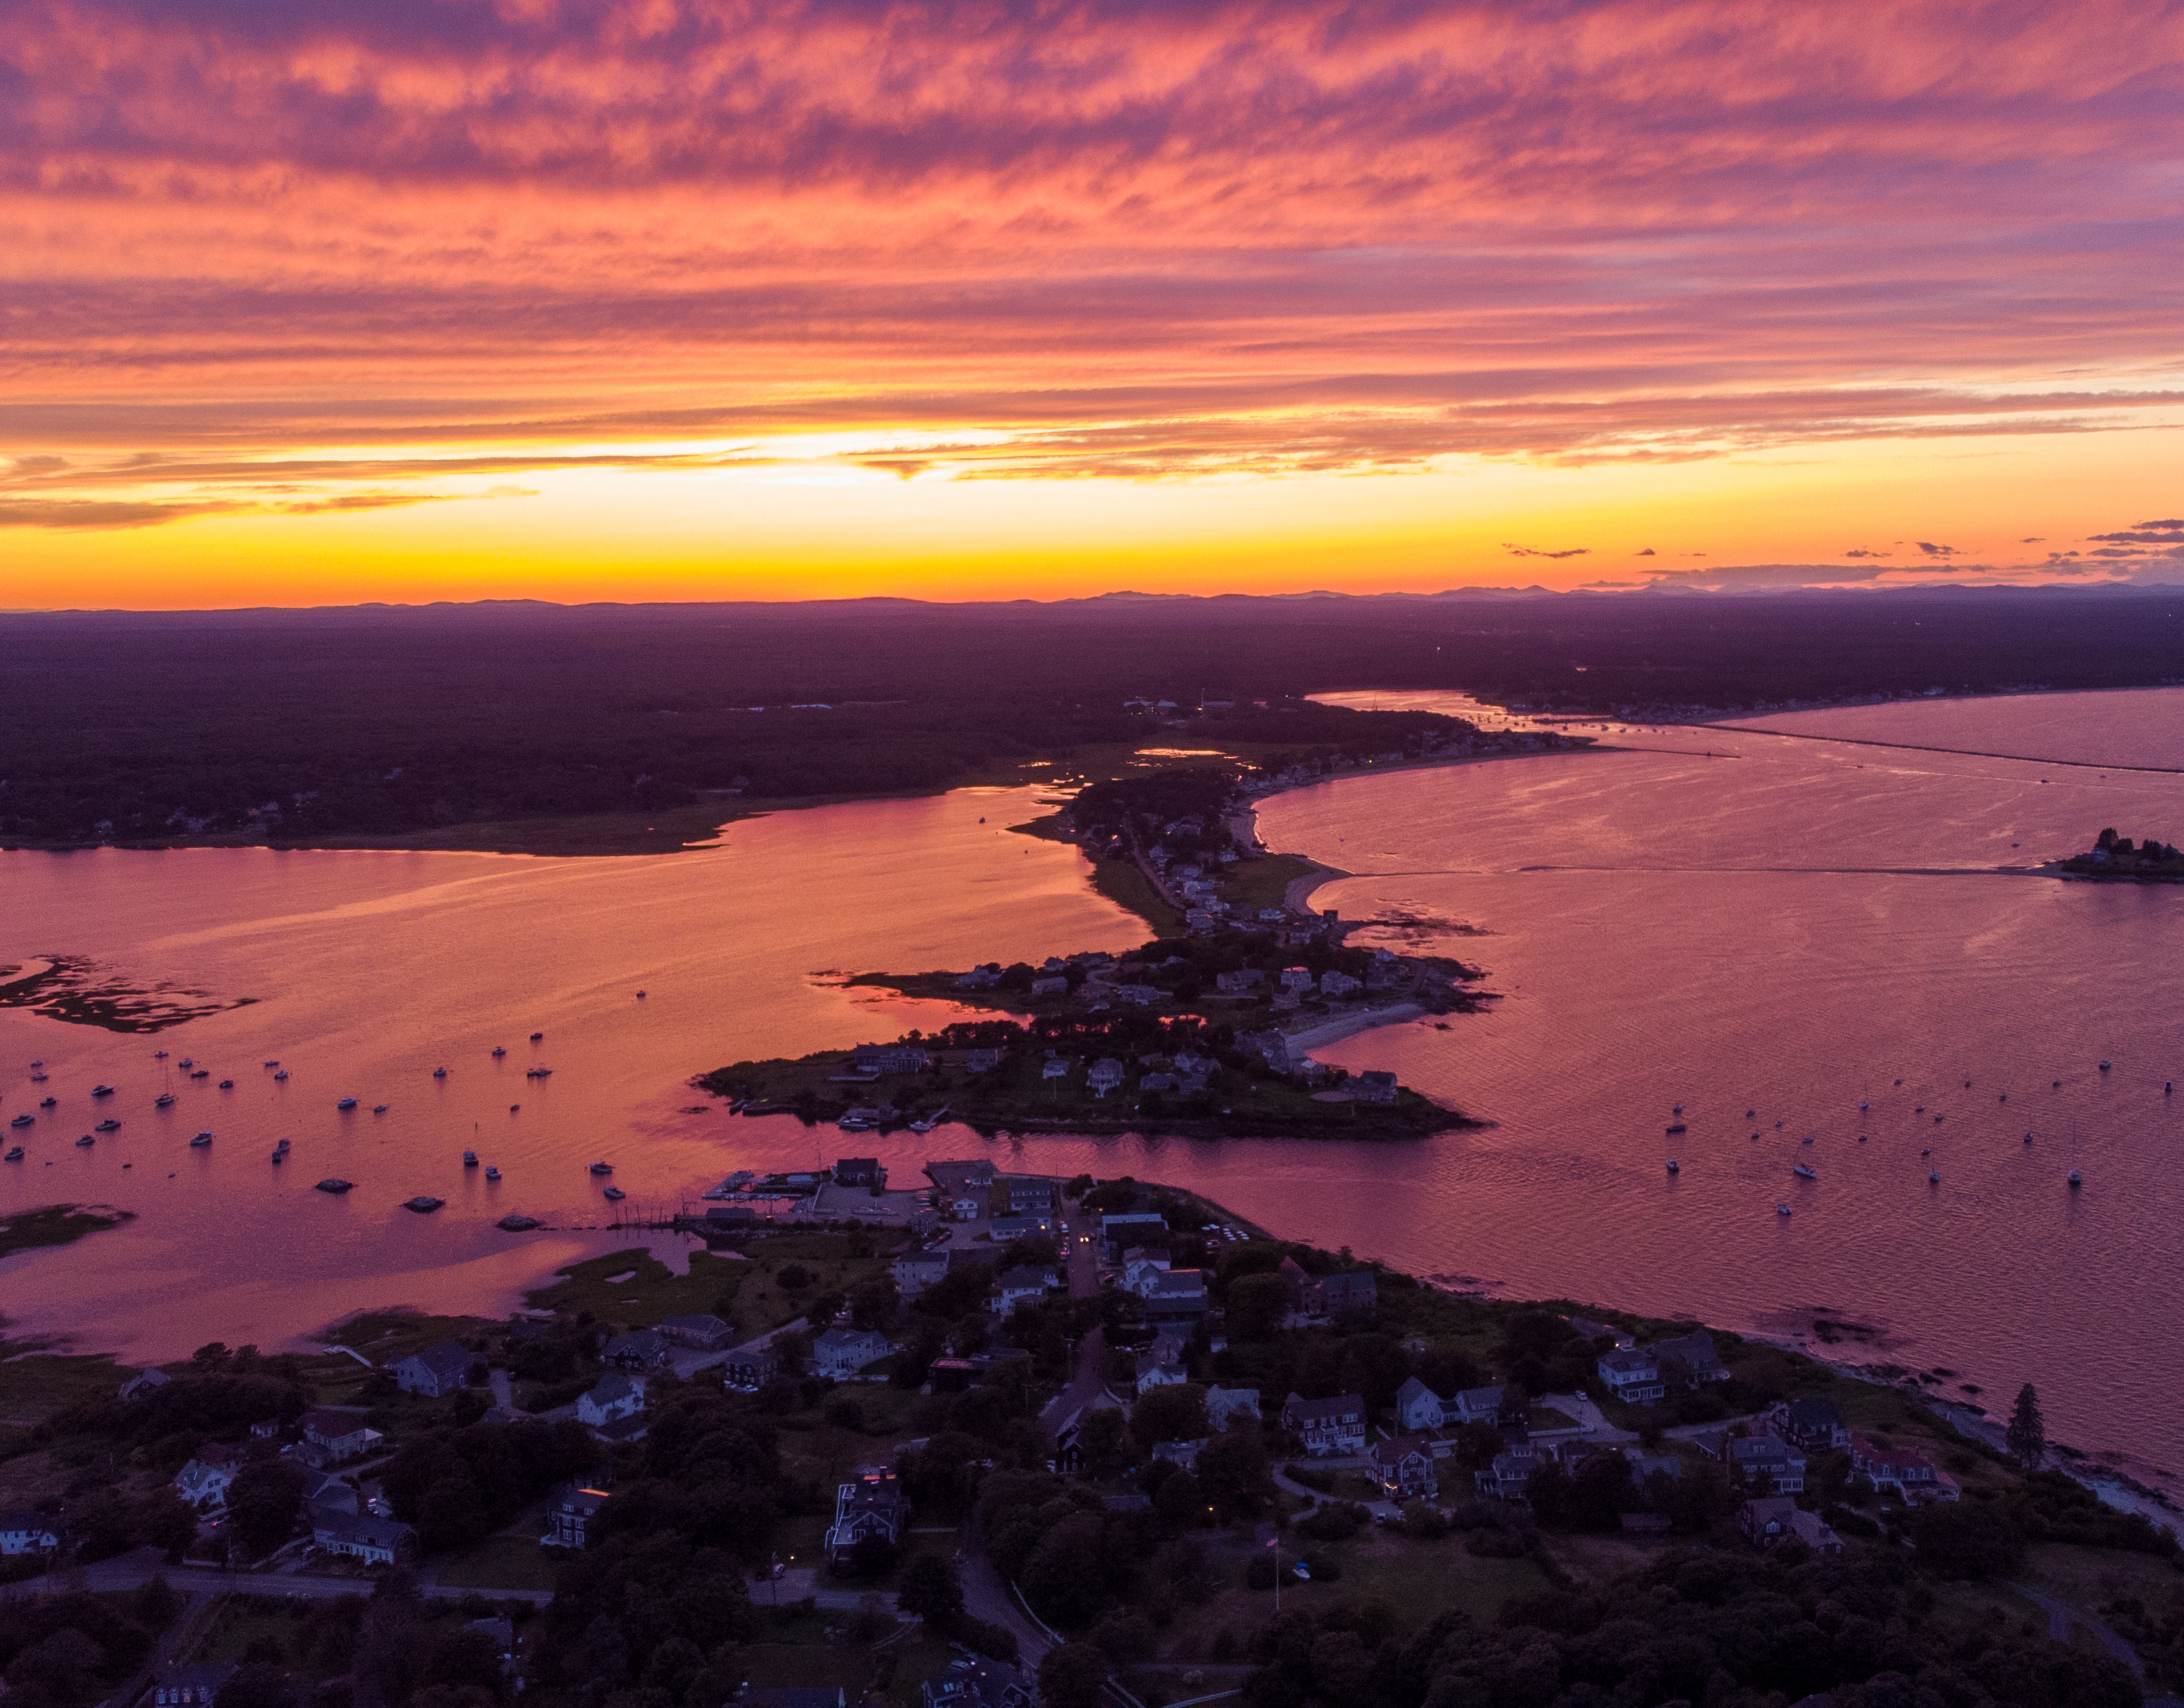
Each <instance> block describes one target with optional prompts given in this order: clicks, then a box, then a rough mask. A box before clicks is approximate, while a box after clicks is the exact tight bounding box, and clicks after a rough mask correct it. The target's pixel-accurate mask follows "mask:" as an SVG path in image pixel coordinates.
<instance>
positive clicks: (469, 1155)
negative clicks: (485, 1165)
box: [463, 1151, 477, 1169]
mask: <svg viewBox="0 0 2184 1708" xmlns="http://www.w3.org/2000/svg"><path fill="white" fill-rule="evenodd" d="M463 1166H464V1167H465V1168H466V1169H474V1168H476V1166H477V1153H476V1151H465V1152H464V1153H463Z"/></svg>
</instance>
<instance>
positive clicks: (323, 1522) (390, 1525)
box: [311, 1513, 417, 1566]
mask: <svg viewBox="0 0 2184 1708" xmlns="http://www.w3.org/2000/svg"><path fill="white" fill-rule="evenodd" d="M416 1539H417V1532H415V1531H414V1530H412V1529H411V1528H410V1527H409V1526H408V1525H406V1524H398V1523H396V1522H395V1521H393V1519H391V1518H376V1517H374V1516H373V1515H371V1514H370V1513H362V1514H359V1515H356V1516H354V1517H352V1516H350V1515H348V1514H346V1513H328V1514H326V1515H324V1516H323V1517H319V1516H315V1517H314V1518H313V1519H312V1521H311V1540H312V1541H314V1542H315V1543H318V1545H319V1546H320V1547H321V1548H323V1549H326V1552H327V1553H329V1554H343V1555H348V1557H349V1558H350V1559H352V1560H362V1561H363V1562H364V1563H365V1565H366V1566H392V1565H393V1564H394V1562H395V1561H396V1560H398V1559H400V1558H401V1557H402V1556H403V1555H404V1554H406V1553H408V1552H409V1550H410V1549H411V1548H412V1546H413V1545H414V1544H415V1542H416Z"/></svg>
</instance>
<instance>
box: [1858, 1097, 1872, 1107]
mask: <svg viewBox="0 0 2184 1708" xmlns="http://www.w3.org/2000/svg"><path fill="white" fill-rule="evenodd" d="M1872 1107H1873V1105H1872V1104H1870V1103H1869V1102H1866V1101H1865V1099H1864V1098H1863V1097H1861V1098H1859V1099H1858V1108H1861V1109H1869V1108H1872Z"/></svg>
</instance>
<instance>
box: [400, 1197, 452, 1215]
mask: <svg viewBox="0 0 2184 1708" xmlns="http://www.w3.org/2000/svg"><path fill="white" fill-rule="evenodd" d="M445 1202H446V1200H444V1199H442V1198H436V1197H432V1196H430V1195H429V1194H427V1193H425V1192H420V1193H418V1195H417V1196H416V1197H414V1198H404V1199H403V1201H402V1208H404V1209H405V1210H415V1211H416V1212H417V1214H419V1215H429V1214H431V1213H432V1211H434V1210H437V1208H439V1207H440V1206H441V1204H443V1203H445Z"/></svg>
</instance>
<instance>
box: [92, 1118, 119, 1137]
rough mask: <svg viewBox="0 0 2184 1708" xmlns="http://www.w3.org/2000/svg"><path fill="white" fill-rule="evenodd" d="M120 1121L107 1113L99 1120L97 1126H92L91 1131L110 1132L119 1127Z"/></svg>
mask: <svg viewBox="0 0 2184 1708" xmlns="http://www.w3.org/2000/svg"><path fill="white" fill-rule="evenodd" d="M120 1125H121V1123H120V1122H119V1121H117V1120H115V1119H114V1118H113V1117H112V1116H111V1115H109V1116H108V1117H107V1118H106V1119H104V1120H103V1121H101V1122H100V1123H99V1124H98V1125H97V1126H95V1127H93V1128H92V1131H93V1132H94V1133H110V1132H113V1131H114V1130H115V1129H117V1128H118V1127H120Z"/></svg>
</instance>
